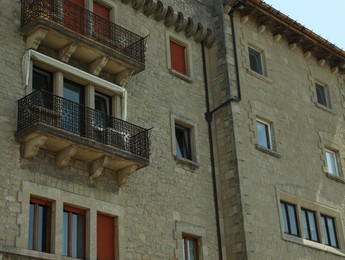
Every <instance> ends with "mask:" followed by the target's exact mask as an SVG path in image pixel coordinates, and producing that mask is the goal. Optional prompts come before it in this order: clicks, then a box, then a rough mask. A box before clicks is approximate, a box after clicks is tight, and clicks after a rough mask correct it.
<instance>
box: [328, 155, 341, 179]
mask: <svg viewBox="0 0 345 260" xmlns="http://www.w3.org/2000/svg"><path fill="white" fill-rule="evenodd" d="M326 162H327V172H328V173H330V174H333V175H335V176H338V177H339V170H338V162H337V154H336V152H334V151H332V150H329V149H326Z"/></svg>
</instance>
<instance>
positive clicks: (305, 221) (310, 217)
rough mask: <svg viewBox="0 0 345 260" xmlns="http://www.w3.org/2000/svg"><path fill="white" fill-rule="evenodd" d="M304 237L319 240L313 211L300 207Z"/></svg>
mask: <svg viewBox="0 0 345 260" xmlns="http://www.w3.org/2000/svg"><path fill="white" fill-rule="evenodd" d="M301 213H302V225H303V230H304V237H305V238H306V239H308V240H312V241H316V242H319V235H318V232H317V227H316V218H315V212H314V211H311V210H308V209H303V208H302V209H301Z"/></svg>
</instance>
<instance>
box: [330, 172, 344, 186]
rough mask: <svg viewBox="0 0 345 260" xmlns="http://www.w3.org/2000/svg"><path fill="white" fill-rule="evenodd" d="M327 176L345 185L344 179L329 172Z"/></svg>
mask: <svg viewBox="0 0 345 260" xmlns="http://www.w3.org/2000/svg"><path fill="white" fill-rule="evenodd" d="M326 176H327V177H328V178H330V179H332V180H335V181H337V182H340V183H344V184H345V179H344V178H343V177H340V176H336V175H334V174H332V173H329V172H326Z"/></svg>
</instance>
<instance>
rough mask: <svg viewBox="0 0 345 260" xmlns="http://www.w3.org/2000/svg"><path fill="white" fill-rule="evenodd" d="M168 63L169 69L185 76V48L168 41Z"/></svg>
mask: <svg viewBox="0 0 345 260" xmlns="http://www.w3.org/2000/svg"><path fill="white" fill-rule="evenodd" d="M170 62H171V69H173V70H175V71H177V72H179V73H181V74H184V75H187V66H186V47H185V46H183V45H181V44H179V43H177V42H175V41H173V40H170Z"/></svg>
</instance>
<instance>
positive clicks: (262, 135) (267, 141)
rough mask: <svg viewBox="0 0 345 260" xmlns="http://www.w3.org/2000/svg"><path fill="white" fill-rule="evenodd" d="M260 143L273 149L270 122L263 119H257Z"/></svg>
mask: <svg viewBox="0 0 345 260" xmlns="http://www.w3.org/2000/svg"><path fill="white" fill-rule="evenodd" d="M256 128H257V134H258V145H259V146H261V147H264V148H267V149H270V150H272V138H271V129H270V124H269V123H267V122H264V121H262V120H258V119H257V120H256Z"/></svg>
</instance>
